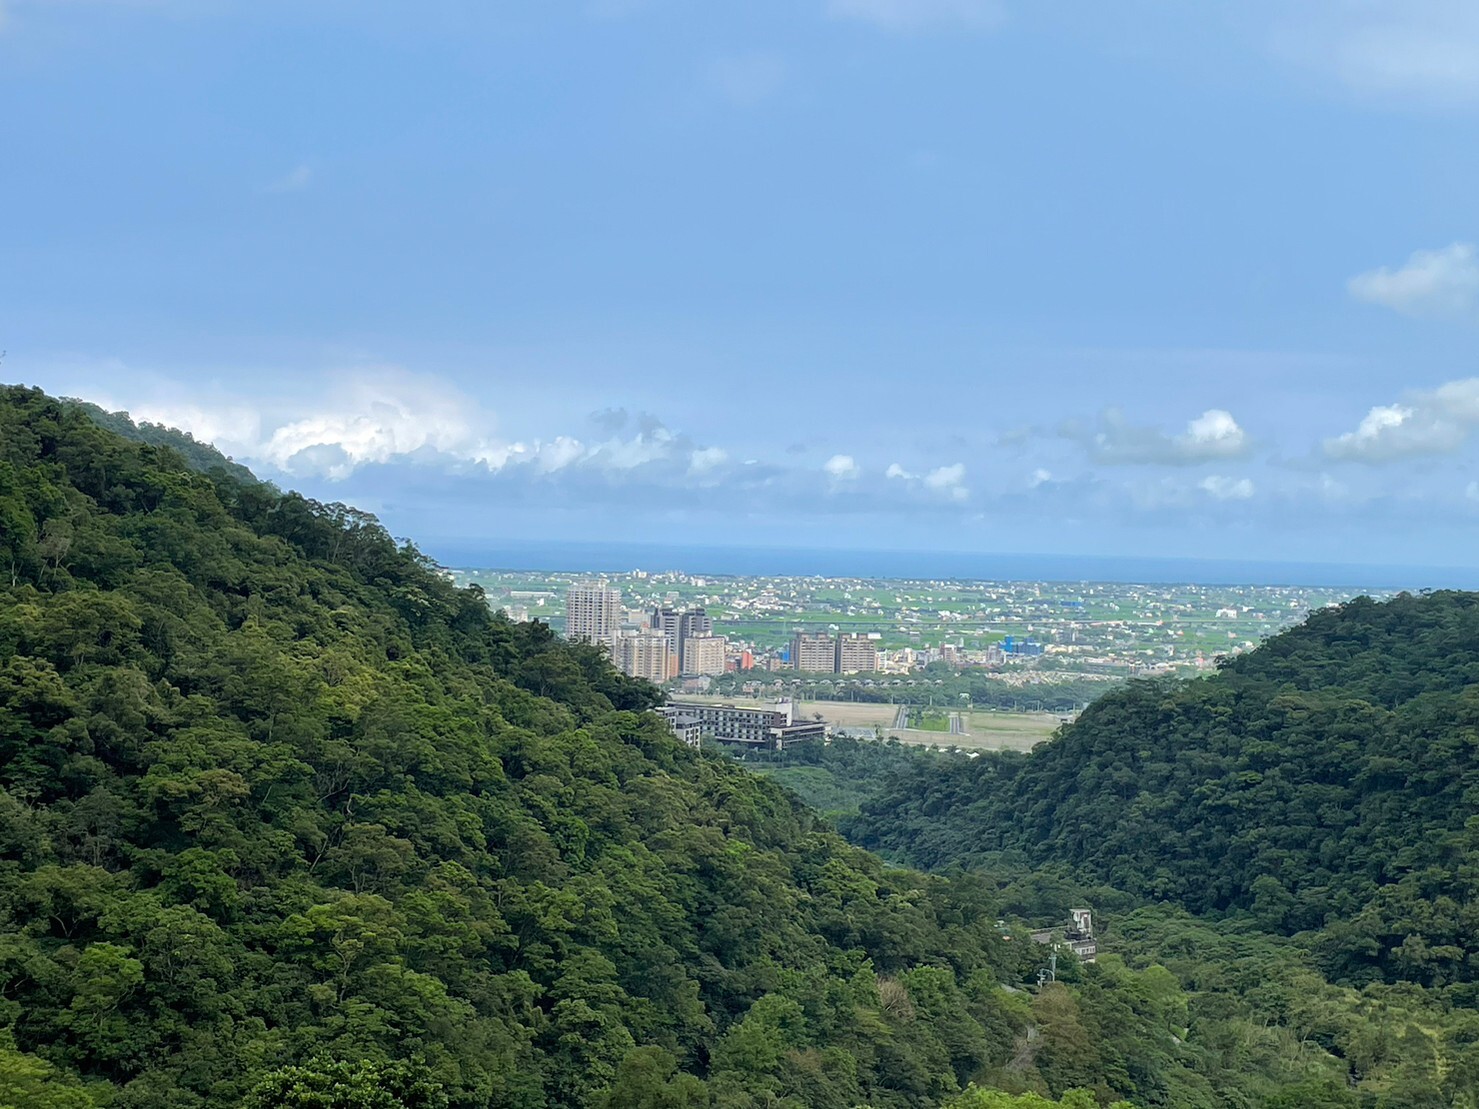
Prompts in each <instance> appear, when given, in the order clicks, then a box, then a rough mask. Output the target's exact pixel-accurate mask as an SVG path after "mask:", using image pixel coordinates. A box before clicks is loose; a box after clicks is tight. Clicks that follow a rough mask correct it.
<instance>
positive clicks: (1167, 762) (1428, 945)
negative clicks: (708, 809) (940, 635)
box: [846, 592, 1479, 985]
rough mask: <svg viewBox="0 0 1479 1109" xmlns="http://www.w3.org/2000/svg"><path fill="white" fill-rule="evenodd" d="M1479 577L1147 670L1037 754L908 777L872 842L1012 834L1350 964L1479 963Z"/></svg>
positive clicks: (924, 847) (1358, 979)
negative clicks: (1472, 584) (1216, 659)
mask: <svg viewBox="0 0 1479 1109" xmlns="http://www.w3.org/2000/svg"><path fill="white" fill-rule="evenodd" d="M1476 814H1479V595H1475V594H1472V593H1455V592H1443V593H1433V594H1430V595H1421V596H1411V595H1403V596H1399V597H1396V598H1394V599H1392V600H1390V601H1387V602H1384V603H1376V602H1373V601H1371V600H1369V599H1366V598H1361V599H1357V600H1354V601H1352V602H1350V603H1348V604H1345V605H1342V606H1339V607H1336V608H1332V609H1327V610H1323V611H1320V612H1317V613H1315V614H1313V615H1312V616H1311V617H1310V618H1309V620H1307V621H1306V622H1305V623H1304V624H1302V625H1300V626H1298V627H1295V628H1293V629H1291V630H1289V631H1286V632H1284V633H1283V634H1281V635H1278V636H1276V637H1274V638H1272V639H1270V640H1269V641H1268V642H1267V643H1265V644H1263V645H1262V646H1260V647H1259V648H1258V649H1257V650H1254V651H1252V652H1250V653H1248V654H1247V655H1244V656H1241V657H1239V658H1236V659H1233V660H1231V661H1229V662H1228V663H1226V664H1225V665H1224V666H1223V667H1222V668H1221V669H1220V671H1219V672H1217V673H1216V674H1214V675H1212V676H1209V677H1206V678H1202V679H1196V680H1190V681H1181V682H1139V683H1134V684H1132V685H1131V686H1129V687H1128V688H1126V689H1124V690H1122V691H1119V692H1116V693H1112V694H1110V695H1108V696H1106V697H1104V698H1102V699H1101V700H1099V701H1098V702H1096V703H1095V704H1093V705H1091V706H1090V707H1089V708H1088V710H1086V711H1085V712H1084V714H1083V715H1082V716H1081V717H1080V718H1079V720H1078V721H1077V722H1076V723H1074V724H1073V725H1071V726H1069V727H1067V728H1065V729H1064V730H1063V731H1062V732H1061V733H1060V734H1059V735H1058V736H1057V737H1056V738H1055V739H1053V740H1052V741H1051V742H1049V743H1047V744H1044V745H1041V746H1039V747H1038V748H1037V749H1036V750H1035V751H1033V752H1032V753H1031V754H1030V755H1026V756H1019V755H997V756H990V757H984V758H981V759H979V760H976V761H974V762H972V763H965V762H955V763H953V764H951V765H949V766H945V767H931V768H928V769H921V770H918V771H911V772H909V773H905V774H903V775H900V776H897V777H896V778H895V779H894V780H893V781H892V782H891V783H890V785H889V787H888V788H887V790H886V791H885V793H884V794H883V795H882V796H879V797H876V798H874V799H872V800H870V801H868V802H865V803H864V804H863V806H862V812H861V814H860V815H859V816H858V817H857V818H855V819H853V820H852V821H851V822H850V823H848V824H847V825H846V826H847V829H848V831H849V832H850V834H851V836H852V837H853V838H854V839H855V841H856V842H860V843H862V844H864V845H866V846H869V847H872V848H875V849H878V850H881V851H884V852H885V853H888V854H892V855H894V856H895V857H898V858H902V859H907V860H909V861H910V862H912V863H914V864H916V865H923V866H928V867H944V866H949V865H955V864H964V865H972V864H973V863H982V862H986V861H988V860H990V859H992V858H994V857H996V856H998V855H999V853H1000V852H1004V851H1005V852H1010V853H1020V856H1021V857H1023V858H1025V859H1027V860H1029V861H1031V862H1036V863H1042V862H1048V861H1061V862H1067V863H1069V864H1071V865H1072V866H1074V867H1075V868H1077V870H1078V872H1079V873H1080V874H1081V875H1083V876H1084V877H1085V878H1088V879H1092V880H1096V881H1102V882H1106V883H1110V884H1112V885H1114V886H1116V887H1118V888H1120V889H1122V890H1125V891H1127V892H1129V893H1130V894H1132V895H1135V896H1137V897H1141V898H1146V899H1151V900H1170V901H1174V902H1177V903H1179V904H1181V905H1182V906H1184V907H1186V908H1187V909H1188V910H1190V911H1192V912H1197V913H1208V912H1212V913H1229V912H1234V913H1244V914H1247V915H1248V916H1249V918H1250V919H1251V920H1253V921H1254V922H1256V923H1257V924H1258V926H1259V927H1262V928H1264V929H1266V930H1268V931H1271V932H1276V933H1280V934H1285V935H1290V934H1295V933H1309V934H1310V937H1311V940H1312V942H1314V943H1316V945H1317V948H1318V951H1319V954H1320V958H1321V963H1322V966H1323V967H1324V969H1325V971H1326V973H1328V974H1329V975H1330V976H1331V977H1332V978H1333V979H1335V980H1336V981H1340V982H1348V983H1351V984H1355V985H1360V984H1362V983H1365V982H1370V981H1376V980H1386V981H1413V982H1419V983H1423V984H1427V985H1443V984H1446V983H1455V982H1464V983H1466V982H1471V981H1475V980H1476V979H1479V900H1476V897H1475V895H1476V893H1479V886H1476V882H1479V853H1476V848H1479V820H1476V819H1475V818H1476Z"/></svg>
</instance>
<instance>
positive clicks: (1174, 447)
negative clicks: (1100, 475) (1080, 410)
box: [1065, 408, 1251, 466]
mask: <svg viewBox="0 0 1479 1109" xmlns="http://www.w3.org/2000/svg"><path fill="white" fill-rule="evenodd" d="M1065 434H1066V435H1067V436H1068V437H1069V438H1072V439H1078V440H1079V441H1080V442H1082V443H1083V444H1084V445H1085V446H1086V447H1087V448H1088V450H1089V453H1090V454H1092V455H1093V456H1094V458H1095V460H1096V461H1099V462H1103V463H1107V464H1111V465H1136V464H1139V465H1171V466H1193V465H1197V464H1199V463H1203V462H1216V461H1219V460H1226V459H1230V458H1240V457H1242V456H1243V455H1245V454H1246V453H1247V452H1248V449H1249V447H1250V446H1251V443H1250V442H1249V439H1248V435H1247V433H1246V432H1245V431H1244V430H1243V428H1242V427H1241V426H1239V424H1238V421H1237V420H1235V419H1233V416H1232V413H1230V412H1227V411H1225V410H1224V409H1221V408H1209V409H1207V411H1205V412H1203V413H1202V414H1201V415H1200V416H1198V417H1196V418H1195V419H1193V420H1191V421H1189V422H1188V423H1187V425H1186V430H1184V431H1183V432H1182V433H1181V434H1180V435H1166V434H1165V433H1164V432H1161V431H1158V430H1156V429H1155V428H1145V427H1135V426H1132V425H1131V424H1129V423H1127V422H1126V421H1125V418H1124V416H1123V415H1121V414H1120V412H1119V411H1118V410H1116V409H1110V410H1109V411H1107V412H1105V413H1104V414H1103V416H1101V417H1100V420H1099V428H1098V430H1097V431H1093V432H1085V431H1083V430H1081V429H1077V428H1070V429H1068V430H1067V431H1066V432H1065Z"/></svg>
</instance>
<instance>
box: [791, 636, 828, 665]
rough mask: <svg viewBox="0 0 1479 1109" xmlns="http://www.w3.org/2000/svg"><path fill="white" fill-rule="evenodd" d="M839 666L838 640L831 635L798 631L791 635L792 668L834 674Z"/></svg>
mask: <svg viewBox="0 0 1479 1109" xmlns="http://www.w3.org/2000/svg"><path fill="white" fill-rule="evenodd" d="M836 668H837V641H836V640H835V639H833V638H832V637H831V636H830V635H808V634H806V633H805V632H797V633H796V634H795V635H794V636H792V637H791V669H792V670H802V671H808V672H811V673H815V674H832V673H835V672H836Z"/></svg>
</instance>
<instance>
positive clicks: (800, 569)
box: [422, 539, 1479, 592]
mask: <svg viewBox="0 0 1479 1109" xmlns="http://www.w3.org/2000/svg"><path fill="white" fill-rule="evenodd" d="M422 549H423V550H424V551H425V553H426V554H428V555H430V556H431V557H432V558H434V559H436V560H437V561H438V562H439V563H441V564H442V565H444V566H448V567H452V568H455V569H484V570H550V571H562V572H569V573H624V572H627V571H631V570H645V571H648V572H649V573H658V572H662V571H669V570H675V571H680V572H682V573H686V574H696V575H705V574H708V575H714V576H735V577H825V578H892V579H904V580H921V579H922V580H946V581H1023V582H1120V583H1125V584H1143V585H1261V586H1279V585H1288V586H1313V587H1318V586H1327V587H1330V588H1335V589H1351V590H1355V591H1362V590H1372V591H1382V592H1384V591H1388V590H1397V589H1406V590H1413V591H1416V590H1421V589H1476V588H1479V569H1475V568H1467V567H1443V566H1387V565H1358V564H1352V563H1322V562H1263V561H1253V560H1243V559H1227V558H1208V559H1201V558H1146V557H1129V556H1119V555H1063V554H991V553H986V552H969V551H899V550H892V551H890V550H846V549H823V548H809V547H715V546H678V545H671V544H659V543H630V542H627V543H579V542H543V541H538V542H536V541H516V540H496V541H495V540H487V541H470V540H466V539H458V540H446V541H443V542H436V541H432V542H428V543H424V544H422Z"/></svg>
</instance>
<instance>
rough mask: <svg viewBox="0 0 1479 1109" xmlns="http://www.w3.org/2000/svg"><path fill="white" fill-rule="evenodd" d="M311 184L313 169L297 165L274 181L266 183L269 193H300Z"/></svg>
mask: <svg viewBox="0 0 1479 1109" xmlns="http://www.w3.org/2000/svg"><path fill="white" fill-rule="evenodd" d="M311 184H313V167H312V166H309V165H297V166H294V167H293V168H292V169H290V170H288V172H287V173H285V174H283V175H282V176H281V177H279V178H277V179H276V180H273V181H270V182H268V183H267V186H266V189H265V191H266V192H269V193H300V192H302V191H303V190H304V189H306V188H308V186H309V185H311Z"/></svg>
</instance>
